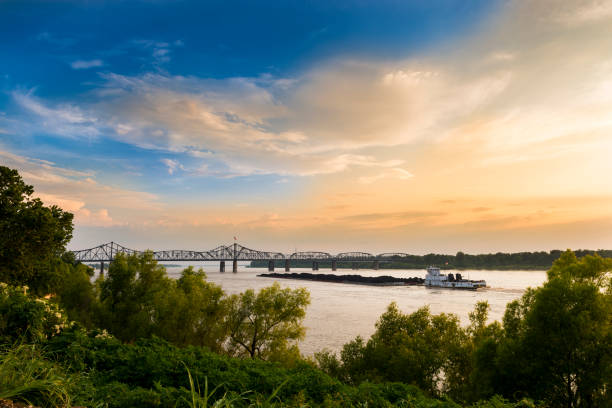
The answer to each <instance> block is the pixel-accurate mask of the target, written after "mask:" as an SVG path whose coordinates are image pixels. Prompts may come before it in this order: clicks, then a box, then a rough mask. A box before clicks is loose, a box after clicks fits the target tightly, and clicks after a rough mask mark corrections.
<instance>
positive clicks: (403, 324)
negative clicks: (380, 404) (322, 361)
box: [341, 303, 466, 394]
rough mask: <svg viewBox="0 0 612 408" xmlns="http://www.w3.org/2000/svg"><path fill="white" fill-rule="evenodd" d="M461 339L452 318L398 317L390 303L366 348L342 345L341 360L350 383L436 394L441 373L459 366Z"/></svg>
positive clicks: (422, 313)
mask: <svg viewBox="0 0 612 408" xmlns="http://www.w3.org/2000/svg"><path fill="white" fill-rule="evenodd" d="M465 338H466V334H465V332H464V331H463V330H462V329H461V327H460V325H459V319H458V318H457V316H455V315H449V314H444V313H442V314H440V315H432V314H431V313H430V311H429V308H427V307H423V308H420V309H419V310H417V311H416V312H414V313H411V314H403V313H402V312H401V311H400V310H399V309H398V308H397V305H396V304H395V303H391V304H390V305H389V307H388V308H387V311H386V312H385V313H383V315H382V316H381V317H380V319H379V320H378V322H377V323H376V332H375V333H374V334H373V335H372V337H371V338H370V339H369V340H368V341H367V343H366V344H364V342H363V340H362V339H361V338H359V337H358V338H357V339H355V341H352V342H350V343H348V344H346V345H345V346H344V348H343V350H342V353H341V360H342V364H343V368H344V369H345V370H346V376H347V377H348V378H349V379H350V380H351V381H352V382H353V383H355V384H358V383H360V382H362V381H364V380H370V381H398V382H404V383H408V384H415V385H417V386H418V387H419V388H421V389H423V390H425V391H427V392H429V393H430V394H436V393H438V391H439V386H440V385H441V384H442V383H443V381H444V375H443V373H444V372H446V371H450V369H451V368H452V367H453V366H456V365H459V362H458V359H459V358H461V357H462V354H461V351H462V349H461V347H462V344H463V342H464V341H465Z"/></svg>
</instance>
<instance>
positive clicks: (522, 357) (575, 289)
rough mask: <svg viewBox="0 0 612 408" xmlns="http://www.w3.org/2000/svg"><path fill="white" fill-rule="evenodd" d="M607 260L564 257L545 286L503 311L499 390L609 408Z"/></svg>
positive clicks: (611, 311) (611, 303)
mask: <svg viewBox="0 0 612 408" xmlns="http://www.w3.org/2000/svg"><path fill="white" fill-rule="evenodd" d="M610 270H612V259H603V258H600V257H599V256H590V255H589V256H585V257H583V258H582V259H580V260H578V259H577V258H576V256H575V255H574V254H573V253H572V252H571V251H567V252H565V253H564V254H563V255H562V256H561V257H560V258H559V260H558V261H556V262H555V264H554V265H553V267H552V268H551V269H550V270H549V271H548V281H547V282H546V283H544V285H543V286H542V287H540V288H538V289H536V290H532V291H529V292H527V293H526V294H525V295H524V296H523V298H522V299H521V300H520V301H515V302H512V303H511V304H509V305H508V308H507V310H506V315H505V316H504V331H505V333H504V337H503V338H502V340H501V342H500V345H499V348H500V351H499V357H498V361H499V372H500V376H501V378H499V380H498V383H499V384H502V385H501V386H500V388H499V391H500V392H503V394H504V395H507V396H514V395H516V394H517V393H523V394H525V395H529V396H531V397H532V398H536V399H544V400H547V401H549V402H550V403H551V404H552V405H563V406H567V407H590V406H605V405H609V404H611V403H612V395H611V391H610V387H611V385H612V368H611V367H612V347H611V345H612V291H611V288H610V282H611V281H610V274H609V271H610Z"/></svg>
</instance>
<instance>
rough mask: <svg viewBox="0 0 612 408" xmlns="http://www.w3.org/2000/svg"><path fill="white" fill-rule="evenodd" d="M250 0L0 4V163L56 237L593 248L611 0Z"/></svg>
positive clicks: (602, 201) (87, 243) (600, 195)
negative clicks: (287, 6)
mask: <svg viewBox="0 0 612 408" xmlns="http://www.w3.org/2000/svg"><path fill="white" fill-rule="evenodd" d="M255 3H256V4H257V5H258V6H257V9H253V10H242V11H240V12H238V11H237V12H236V16H235V19H233V20H232V19H230V20H229V21H225V22H224V23H223V24H222V23H221V22H219V21H215V19H216V17H215V16H216V15H218V14H219V13H221V11H220V10H219V9H220V8H226V9H227V10H229V9H238V8H239V7H237V6H236V5H234V6H232V5H230V4H229V3H227V4H226V5H225V6H220V5H218V4H216V5H214V6H213V5H202V4H200V3H195V4H191V3H188V2H185V3H180V4H175V3H174V2H164V1H161V2H154V3H153V4H146V3H142V4H141V3H135V4H134V5H131V6H129V7H128V6H127V5H124V4H122V5H117V4H113V3H111V2H109V3H106V2H100V3H95V2H94V3H93V4H91V5H88V3H76V4H71V3H70V2H66V3H65V4H64V3H62V4H57V5H51V4H44V3H43V4H42V5H39V6H40V7H33V6H32V5H26V4H25V3H22V2H3V3H1V4H0V32H1V33H2V38H4V39H5V40H4V41H2V42H1V47H0V89H1V90H2V93H1V94H0V163H2V164H3V165H6V166H9V167H12V168H16V169H18V170H19V172H20V174H21V175H22V176H23V178H24V180H25V181H26V182H27V183H29V184H32V185H34V187H35V189H36V192H37V194H38V195H39V196H40V198H41V199H42V200H43V201H44V202H45V203H47V204H57V205H59V206H61V207H62V208H64V209H66V210H68V211H71V212H73V213H74V214H75V234H74V238H73V240H72V242H71V243H70V245H69V247H70V248H71V249H81V248H87V247H91V246H95V245H98V244H100V243H103V242H107V241H111V240H113V241H116V242H120V243H122V244H124V245H126V246H128V247H136V248H144V247H150V248H154V249H165V248H168V249H171V248H185V249H209V248H212V247H215V246H217V245H219V244H224V243H229V242H232V240H233V236H237V238H238V241H239V242H241V243H242V244H244V245H246V246H249V247H255V248H261V249H270V250H276V251H284V252H292V251H293V250H294V249H296V248H297V249H300V250H317V249H325V250H327V251H330V252H334V251H344V250H364V251H365V250H367V251H371V252H386V251H403V252H409V253H417V254H422V253H428V252H438V253H440V252H444V253H454V252H456V251H460V250H461V251H464V252H470V253H483V252H497V251H504V252H512V251H533V250H550V249H556V248H561V249H564V248H574V249H578V248H589V249H598V248H605V249H609V248H612V54H611V53H610V50H612V1H597V0H589V1H557V0H534V1H497V2H488V1H476V2H463V1H451V0H447V1H442V0H441V1H433V2H427V4H428V5H427V6H425V5H421V4H420V3H421V2H416V1H415V2H405V5H400V4H401V2H399V3H396V2H392V1H388V2H387V1H383V2H380V4H379V5H378V6H377V7H376V10H377V11H376V12H374V13H373V12H371V10H369V9H368V8H367V7H365V6H364V5H362V4H361V3H360V5H349V4H345V2H333V5H329V4H327V2H320V4H318V5H316V6H312V8H311V9H308V10H305V9H301V8H300V7H297V6H296V7H295V8H294V9H292V10H284V11H283V10H280V11H279V10H278V9H276V11H275V12H274V13H272V12H271V10H272V9H273V5H274V2H271V3H267V2H261V4H260V3H259V2H255ZM255 3H254V4H255ZM315 3H317V2H315ZM466 3H469V4H470V6H469V7H468V6H467V5H466ZM245 7H246V6H245ZM248 7H249V8H254V7H255V6H253V5H250V6H248ZM303 7H305V6H303ZM49 16H54V17H53V18H48V17H49ZM105 16H107V17H108V21H105V22H103V23H99V21H100V20H99V19H100V18H101V17H105ZM112 16H116V17H115V18H116V19H115V18H111V17H112ZM136 16H139V18H140V20H139V21H138V22H135V23H134V24H133V26H130V28H129V29H126V30H125V31H119V30H118V29H116V28H113V27H115V26H116V25H121V23H126V22H128V21H131V19H135V17H136ZM196 16H197V18H196ZM249 16H250V17H249ZM94 18H95V19H96V21H98V23H97V24H94V25H89V24H88V21H93V19H94ZM164 18H168V19H172V20H173V22H174V24H173V25H172V29H170V28H167V25H163V24H162V22H163V21H164ZM164 27H165V28H164ZM9 38H10V39H11V40H10V41H8V39H9ZM6 62H10V63H8V64H7V63H6Z"/></svg>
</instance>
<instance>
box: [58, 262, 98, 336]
mask: <svg viewBox="0 0 612 408" xmlns="http://www.w3.org/2000/svg"><path fill="white" fill-rule="evenodd" d="M64 258H65V257H64ZM68 261H69V259H68ZM56 268H57V270H58V274H59V275H61V276H62V277H63V282H62V284H61V285H58V287H57V290H56V292H55V300H56V301H57V302H58V303H59V304H60V306H61V307H62V308H63V309H64V310H65V311H66V313H67V314H68V318H69V319H70V320H75V321H77V322H79V323H81V324H82V325H83V326H84V327H87V328H89V329H91V328H93V327H94V321H93V315H94V312H95V311H96V310H97V308H98V298H97V293H96V290H95V286H94V284H93V283H92V282H91V279H92V277H93V275H94V271H93V269H92V268H90V267H89V266H87V265H84V264H82V263H76V264H75V263H72V262H61V261H60V262H58V263H57V265H56Z"/></svg>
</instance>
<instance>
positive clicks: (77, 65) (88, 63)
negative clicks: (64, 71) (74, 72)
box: [70, 59, 104, 69]
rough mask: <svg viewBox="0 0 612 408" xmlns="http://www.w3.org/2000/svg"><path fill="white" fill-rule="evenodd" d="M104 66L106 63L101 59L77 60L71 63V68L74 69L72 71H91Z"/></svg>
mask: <svg viewBox="0 0 612 408" xmlns="http://www.w3.org/2000/svg"><path fill="white" fill-rule="evenodd" d="M103 65H104V61H102V60H100V59H93V60H76V61H73V62H72V63H70V66H71V67H72V69H89V68H96V67H101V66H103Z"/></svg>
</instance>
